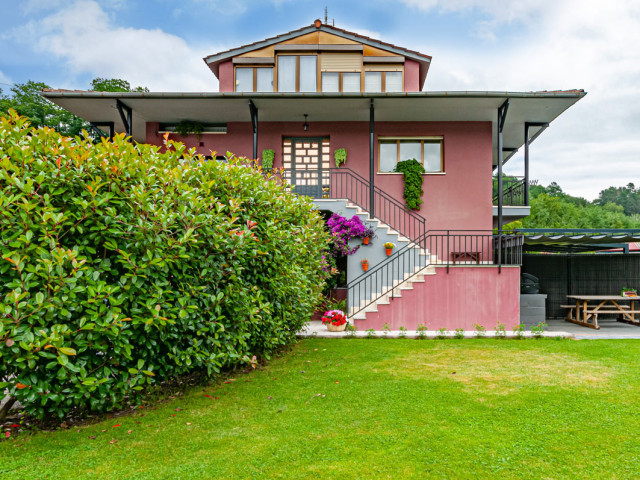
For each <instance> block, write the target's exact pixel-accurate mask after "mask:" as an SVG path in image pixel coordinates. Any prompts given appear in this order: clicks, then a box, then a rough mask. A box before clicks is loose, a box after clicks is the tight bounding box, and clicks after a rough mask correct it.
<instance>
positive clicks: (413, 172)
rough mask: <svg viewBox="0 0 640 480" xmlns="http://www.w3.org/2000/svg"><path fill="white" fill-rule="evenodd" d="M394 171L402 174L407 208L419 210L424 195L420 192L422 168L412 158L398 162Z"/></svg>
mask: <svg viewBox="0 0 640 480" xmlns="http://www.w3.org/2000/svg"><path fill="white" fill-rule="evenodd" d="M394 171H396V172H401V173H403V174H404V200H405V202H407V207H409V208H410V209H412V210H420V205H421V204H422V203H423V202H422V194H423V193H424V190H422V182H423V180H424V179H423V177H422V174H423V173H425V171H424V167H423V166H422V164H421V163H420V162H418V161H417V160H416V159H415V158H414V159H411V160H404V161H402V162H398V164H397V165H396V168H395V169H394Z"/></svg>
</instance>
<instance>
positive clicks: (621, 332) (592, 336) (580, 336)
mask: <svg viewBox="0 0 640 480" xmlns="http://www.w3.org/2000/svg"><path fill="white" fill-rule="evenodd" d="M547 324H548V325H549V327H548V328H547V331H549V332H567V333H569V334H571V335H572V336H573V337H574V338H575V339H576V340H586V339H589V340H596V339H616V338H628V339H629V338H637V339H640V327H636V326H635V325H629V324H628V323H622V322H617V321H616V320H615V319H614V318H601V319H598V324H599V325H600V330H594V329H592V328H588V327H583V326H582V325H576V324H575V323H571V322H566V321H565V320H564V319H548V320H547Z"/></svg>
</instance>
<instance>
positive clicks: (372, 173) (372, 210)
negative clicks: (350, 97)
mask: <svg viewBox="0 0 640 480" xmlns="http://www.w3.org/2000/svg"><path fill="white" fill-rule="evenodd" d="M373 127H374V110H373V98H372V99H371V104H370V106H369V214H370V215H371V218H373V217H375V205H374V201H375V199H374V192H373V183H374V177H375V174H376V172H375V166H374V159H373V157H374V155H373V143H374V142H373V140H374V138H373Z"/></svg>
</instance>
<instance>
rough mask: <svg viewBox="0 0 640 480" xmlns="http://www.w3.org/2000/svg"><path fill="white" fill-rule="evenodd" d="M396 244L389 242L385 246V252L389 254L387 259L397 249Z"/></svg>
mask: <svg viewBox="0 0 640 480" xmlns="http://www.w3.org/2000/svg"><path fill="white" fill-rule="evenodd" d="M395 246H396V244H395V243H393V242H387V243H385V244H384V250H385V252H387V257H388V256H389V255H391V251H392V250H393V249H394V248H395Z"/></svg>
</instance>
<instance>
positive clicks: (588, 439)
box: [0, 339, 640, 480]
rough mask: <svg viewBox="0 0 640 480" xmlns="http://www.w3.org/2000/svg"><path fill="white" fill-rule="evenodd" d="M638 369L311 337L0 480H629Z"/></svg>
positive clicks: (502, 351)
mask: <svg viewBox="0 0 640 480" xmlns="http://www.w3.org/2000/svg"><path fill="white" fill-rule="evenodd" d="M638 359H640V341H633V340H628V341H621V340H614V341H607V340H599V341H570V340H561V341H558V340H525V341H517V340H489V339H483V340H481V339H475V340H424V341H418V340H382V339H380V340H365V339H362V340H355V339H346V340H321V339H309V340H304V341H302V342H301V343H300V344H299V345H297V346H296V347H295V348H294V349H293V351H292V352H291V353H288V354H286V355H284V356H282V357H280V358H278V359H275V360H273V361H272V362H271V363H270V364H269V365H268V366H267V367H266V368H264V369H258V370H256V371H254V372H252V373H249V374H246V375H237V376H236V377H235V380H234V381H232V382H231V383H223V384H221V385H219V386H212V387H209V388H206V389H205V391H202V389H196V390H192V391H190V392H188V393H187V394H186V395H185V396H184V397H181V398H178V399H176V400H173V401H171V402H169V403H164V404H162V405H160V406H158V409H157V410H153V409H144V410H139V411H138V412H137V413H136V414H134V415H130V416H124V417H119V418H117V419H112V420H108V421H105V422H102V423H100V424H96V425H91V426H86V427H81V428H77V427H74V428H72V429H70V430H65V431H58V432H52V433H37V434H34V435H31V436H24V435H23V436H19V437H18V438H16V439H14V440H10V441H4V442H0V478H11V479H19V478H25V479H27V478H28V479H32V478H65V479H71V478H101V479H110V478H113V479H134V478H136V479H138V478H153V479H155V478H175V479H178V478H180V479H185V478H194V479H210V478H224V479H232V478H269V479H271V478H291V479H304V478H311V479H316V480H317V479H322V478H339V479H349V478H358V479H362V478H455V479H460V478H501V479H505V478H518V479H520V478H532V479H541V478H554V479H557V478H571V479H574V478H620V479H622V478H638V477H640V438H639V437H640V373H639V368H638ZM205 394H206V395H209V396H205ZM216 397H218V398H216ZM115 424H120V426H119V427H115V428H114V425H115ZM103 430H106V431H103ZM129 431H130V433H129ZM91 436H95V437H96V438H95V439H90V438H89V437H91ZM114 440H117V442H114V443H111V442H112V441H114Z"/></svg>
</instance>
